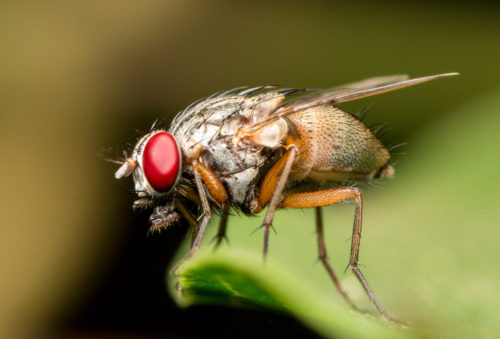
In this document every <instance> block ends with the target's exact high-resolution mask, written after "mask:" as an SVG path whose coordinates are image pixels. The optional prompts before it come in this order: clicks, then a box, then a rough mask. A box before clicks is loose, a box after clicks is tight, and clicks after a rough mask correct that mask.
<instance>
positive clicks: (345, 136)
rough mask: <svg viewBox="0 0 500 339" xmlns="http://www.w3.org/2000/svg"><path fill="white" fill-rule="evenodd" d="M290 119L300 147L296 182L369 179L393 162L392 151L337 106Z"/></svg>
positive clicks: (294, 173)
mask: <svg viewBox="0 0 500 339" xmlns="http://www.w3.org/2000/svg"><path fill="white" fill-rule="evenodd" d="M288 119H289V120H290V122H291V123H292V125H293V129H294V130H295V133H296V139H297V142H298V143H299V148H300V152H299V155H298V158H297V162H296V164H295V166H294V169H293V175H294V178H295V179H298V180H300V179H304V178H306V177H309V178H310V179H313V180H315V181H334V182H342V181H346V180H361V179H369V178H370V177H371V176H373V175H374V173H376V172H377V170H378V169H380V168H381V167H383V166H384V165H385V164H386V163H387V161H388V159H389V152H388V151H387V149H386V148H385V147H384V146H383V145H382V143H381V142H380V141H379V140H378V139H377V138H376V137H375V136H374V135H373V133H372V132H371V131H370V129H369V128H367V127H366V126H365V125H364V124H363V123H362V122H361V121H360V120H358V119H357V118H355V117H354V116H352V115H351V114H350V113H347V112H345V111H343V110H341V109H339V108H337V107H334V106H330V105H323V106H319V107H314V108H310V109H307V110H304V111H301V112H298V113H296V114H293V115H291V116H289V117H288Z"/></svg>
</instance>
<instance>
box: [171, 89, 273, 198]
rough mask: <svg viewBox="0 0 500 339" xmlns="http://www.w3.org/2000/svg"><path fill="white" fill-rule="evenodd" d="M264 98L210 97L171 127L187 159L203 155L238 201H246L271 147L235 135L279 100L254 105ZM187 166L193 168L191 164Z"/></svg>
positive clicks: (202, 158)
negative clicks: (239, 144)
mask: <svg viewBox="0 0 500 339" xmlns="http://www.w3.org/2000/svg"><path fill="white" fill-rule="evenodd" d="M267 95H268V96H269V94H267ZM262 100H263V99H262V96H259V97H251V98H245V97H242V96H230V97H223V98H214V99H207V100H206V101H204V102H201V103H200V104H198V105H196V106H194V107H193V108H190V109H189V110H188V111H187V112H182V113H181V114H180V115H179V116H178V117H177V118H176V119H175V120H174V122H173V123H172V126H171V128H170V131H171V132H172V133H173V134H174V135H175V137H176V139H177V140H178V141H179V146H180V147H181V149H182V152H183V154H184V156H185V157H186V158H187V159H197V158H198V157H199V156H201V161H203V163H204V165H205V166H207V167H208V168H210V170H212V171H213V172H214V173H215V174H216V175H217V177H218V178H219V179H220V180H221V181H222V183H223V184H224V186H225V188H226V189H227V191H228V194H229V196H230V200H231V201H232V202H233V203H235V204H237V205H243V204H245V201H246V200H247V195H248V193H249V191H251V187H253V185H254V184H255V182H256V181H257V180H258V178H259V175H260V172H259V170H260V167H261V166H262V164H263V163H265V162H266V160H267V159H268V157H269V153H270V151H269V150H266V149H264V148H263V147H261V146H259V147H258V146H254V145H245V147H243V148H239V147H236V146H235V145H234V144H233V143H232V139H233V137H234V135H235V134H236V132H237V131H238V130H239V129H240V128H241V127H242V126H245V125H246V124H249V123H250V122H252V121H254V120H255V119H256V117H255V116H256V115H264V114H265V111H266V109H273V107H274V106H276V105H277V101H279V100H277V99H273V100H269V101H264V102H265V105H264V106H265V107H264V106H259V105H254V104H255V103H258V102H260V101H262ZM266 107H267V108H266ZM200 150H202V152H200ZM185 170H187V171H188V172H192V168H190V166H189V165H186V168H185Z"/></svg>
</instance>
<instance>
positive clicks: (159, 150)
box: [142, 132, 180, 192]
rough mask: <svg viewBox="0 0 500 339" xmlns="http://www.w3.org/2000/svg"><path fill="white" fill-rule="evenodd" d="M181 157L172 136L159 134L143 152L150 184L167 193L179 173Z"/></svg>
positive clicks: (144, 164) (144, 167)
mask: <svg viewBox="0 0 500 339" xmlns="http://www.w3.org/2000/svg"><path fill="white" fill-rule="evenodd" d="M179 164H180V155H179V149H178V148H177V143H176V142H175V138H174V137H173V135H172V134H170V133H167V132H158V133H156V134H155V135H153V136H152V137H151V138H150V139H149V140H148V142H147V144H146V147H144V151H143V152H142V167H143V169H144V174H145V175H146V179H148V182H149V184H150V185H151V187H153V188H154V189H155V190H156V191H158V192H166V191H168V190H169V189H170V188H172V186H173V185H174V183H175V180H176V179H177V175H178V173H179Z"/></svg>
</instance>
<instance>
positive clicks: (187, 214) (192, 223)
mask: <svg viewBox="0 0 500 339" xmlns="http://www.w3.org/2000/svg"><path fill="white" fill-rule="evenodd" d="M175 207H176V208H177V209H178V210H179V212H181V214H182V216H183V217H184V219H186V220H187V222H188V223H189V225H190V226H191V228H192V230H193V235H192V237H191V246H193V243H194V239H195V238H196V235H197V234H198V230H199V225H198V222H197V221H196V219H195V217H194V216H193V214H191V212H189V211H188V210H187V209H186V207H184V205H183V204H181V203H180V202H179V201H178V200H176V201H175Z"/></svg>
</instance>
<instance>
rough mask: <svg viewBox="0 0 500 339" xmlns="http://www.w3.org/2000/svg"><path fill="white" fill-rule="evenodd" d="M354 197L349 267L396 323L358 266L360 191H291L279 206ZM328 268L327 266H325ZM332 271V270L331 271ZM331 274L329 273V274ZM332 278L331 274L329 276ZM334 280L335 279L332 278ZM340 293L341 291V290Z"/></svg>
mask: <svg viewBox="0 0 500 339" xmlns="http://www.w3.org/2000/svg"><path fill="white" fill-rule="evenodd" d="M347 199H355V200H356V210H355V214H354V226H353V229H352V242H351V255H350V259H349V267H350V268H351V269H352V271H353V272H354V275H356V278H358V280H359V282H360V283H361V285H362V286H363V288H364V290H365V291H366V294H367V295H368V298H370V300H371V301H372V302H373V304H374V305H375V307H376V308H377V310H378V312H379V313H380V314H381V315H382V317H384V318H385V319H387V320H389V321H393V322H396V323H398V321H396V320H394V319H393V318H392V317H391V316H390V315H389V314H388V313H387V311H386V310H385V309H384V308H383V307H382V305H381V304H380V302H379V301H378V299H377V297H376V296H375V294H374V293H373V290H372V289H371V287H370V285H368V282H367V281H366V279H365V277H364V276H363V274H362V273H361V271H360V270H359V268H358V257H359V243H360V240H361V215H362V206H363V205H362V200H361V191H360V190H359V189H358V188H356V187H340V188H332V189H327V190H322V191H315V192H304V193H293V194H289V195H288V196H286V197H285V199H283V202H282V203H281V205H280V207H284V208H287V207H288V208H307V207H320V206H325V205H331V204H334V203H336V202H339V201H343V200H347ZM327 270H328V268H327ZM332 272H333V271H332ZM329 273H330V272H329ZM330 276H331V275H330ZM331 277H332V279H333V276H331ZM333 280H334V282H335V279H333ZM341 293H342V292H341Z"/></svg>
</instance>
